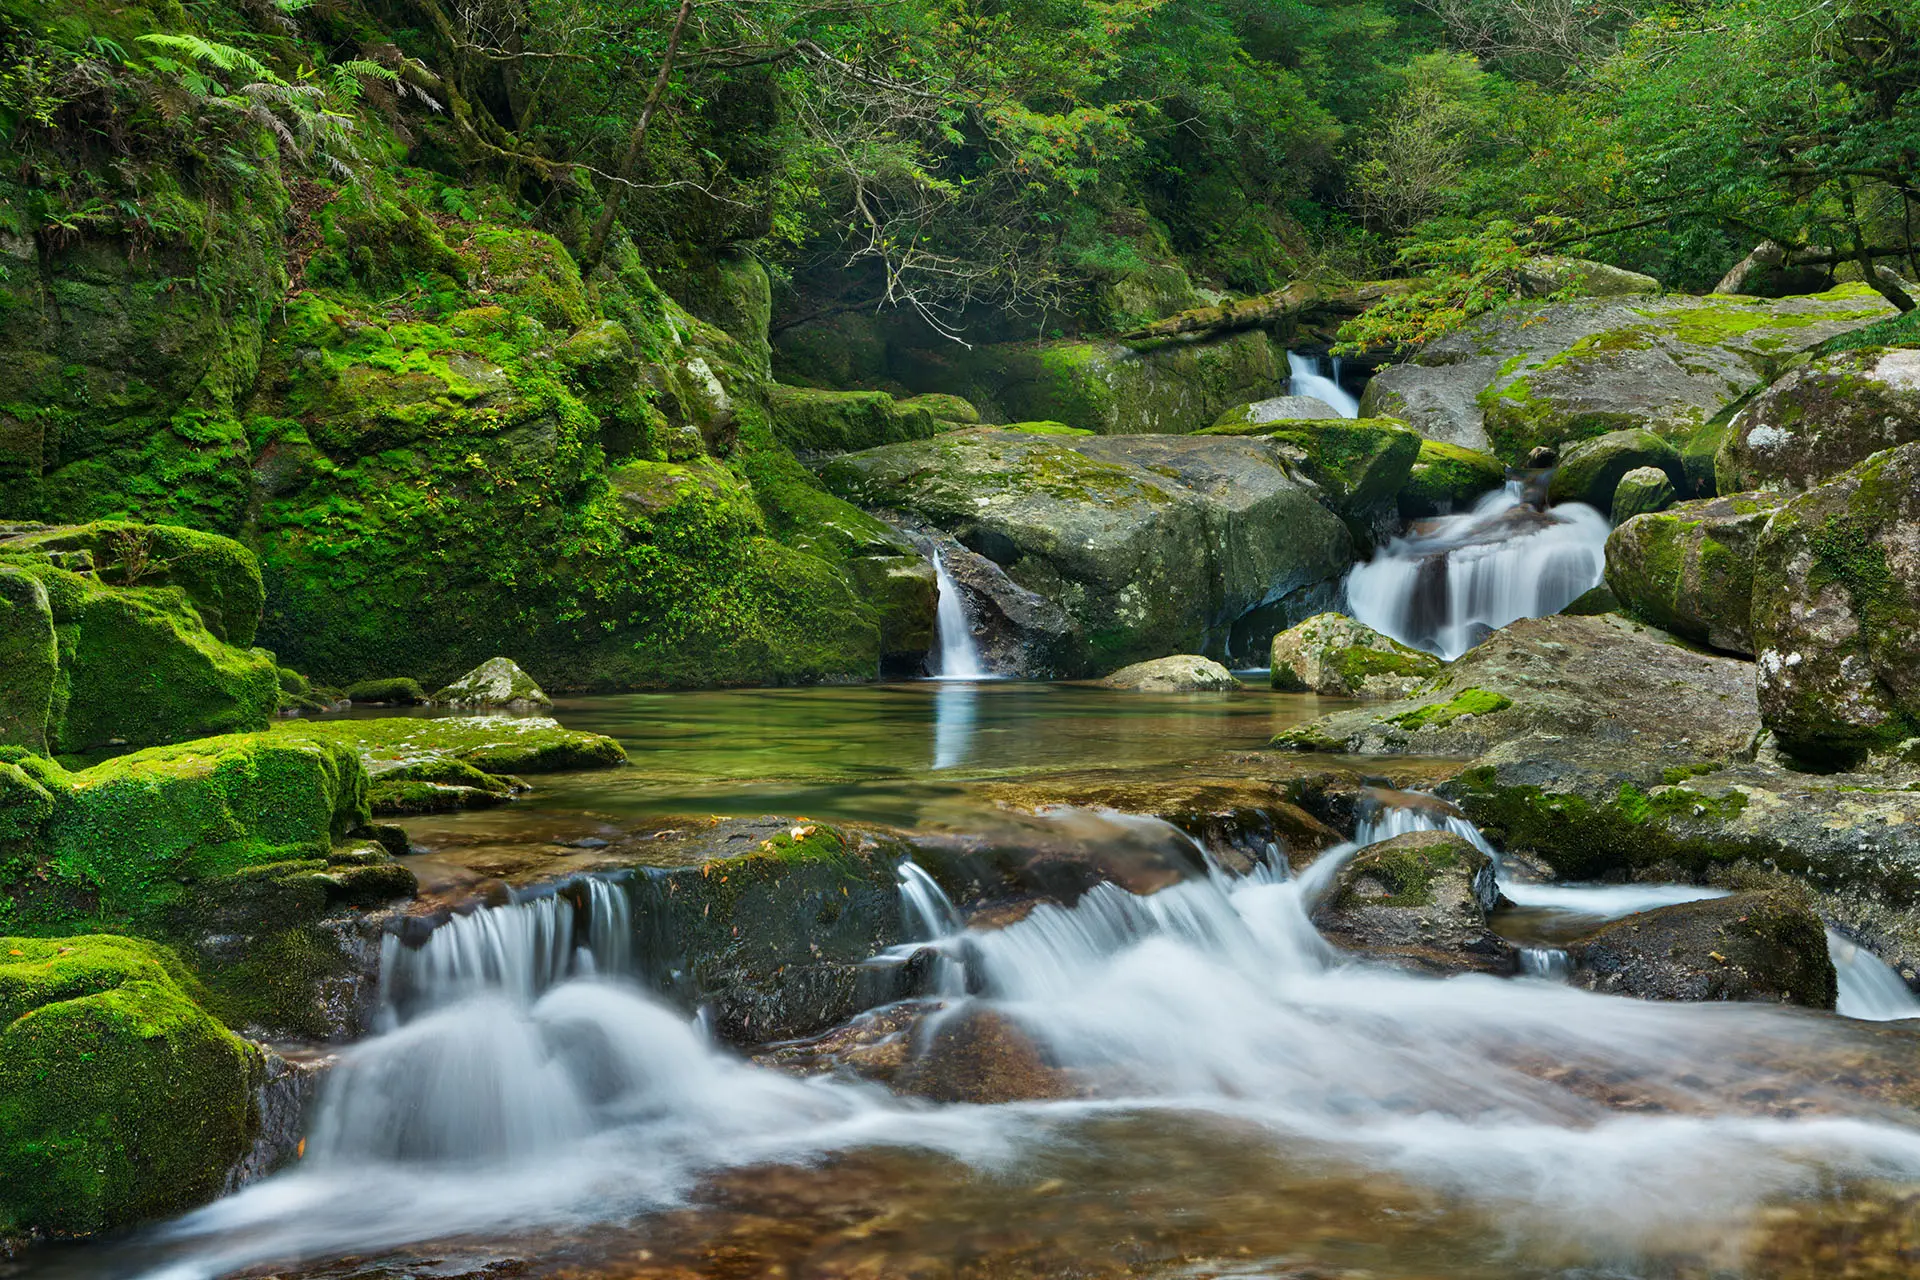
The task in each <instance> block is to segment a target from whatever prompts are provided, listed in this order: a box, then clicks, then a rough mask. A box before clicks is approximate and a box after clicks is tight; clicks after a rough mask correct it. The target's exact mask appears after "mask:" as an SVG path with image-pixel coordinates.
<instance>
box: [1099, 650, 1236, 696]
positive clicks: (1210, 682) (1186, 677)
mask: <svg viewBox="0 0 1920 1280" xmlns="http://www.w3.org/2000/svg"><path fill="white" fill-rule="evenodd" d="M1100 683H1101V684H1103V685H1105V686H1106V687H1107V688H1109V689H1132V690H1134V691H1136V692H1139V693H1222V692H1226V691H1228V690H1231V689H1238V688H1239V687H1240V682H1239V681H1238V680H1237V679H1235V678H1234V674H1233V672H1231V671H1229V670H1227V669H1226V668H1225V667H1223V666H1221V665H1220V664H1219V663H1217V662H1215V661H1213V660H1212V659H1211V658H1203V657H1201V656H1200V655H1199V654H1197V653H1176V654H1174V655H1173V656H1172V657H1168V658H1155V659H1153V660H1152V661H1150V662H1136V663H1134V664H1133V665H1132V666H1130V667H1122V668H1121V669H1120V670H1118V671H1116V672H1114V673H1113V674H1112V675H1110V676H1107V677H1106V678H1105V679H1103V680H1101V682H1100Z"/></svg>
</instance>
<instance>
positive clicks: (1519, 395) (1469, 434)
mask: <svg viewBox="0 0 1920 1280" xmlns="http://www.w3.org/2000/svg"><path fill="white" fill-rule="evenodd" d="M1892 314H1893V311H1892V308H1891V307H1890V306H1889V305H1888V304H1887V303H1886V302H1885V301H1884V300H1882V299H1881V298H1880V296H1879V295H1878V294H1877V293H1875V292H1874V291H1873V290H1872V289H1871V288H1870V287H1868V286H1866V285H1858V284H1856V285H1843V286H1841V287H1840V288H1837V289H1834V290H1832V291H1830V292H1828V293H1824V294H1817V295H1812V296H1807V297H1797V298H1781V299H1765V298H1742V297H1733V296H1728V295H1715V296H1712V297H1689V296H1685V295H1668V296H1662V297H1623V298H1589V299H1584V300H1576V301H1572V302H1560V303H1550V304H1545V305H1541V304H1521V305H1516V306H1511V307H1506V308H1503V309H1501V310H1499V311H1495V312H1493V313H1491V314H1489V315H1486V316H1483V317H1481V318H1480V319H1478V320H1475V321H1473V322H1471V323H1469V324H1467V325H1466V326H1464V327H1463V328H1461V329H1460V330H1459V331H1457V332H1455V333H1451V334H1448V335H1446V336H1445V337H1442V338H1440V339H1437V340H1436V341H1434V342H1431V343H1429V344H1427V346H1425V347H1424V348H1422V349H1421V351H1420V353H1419V354H1418V355H1417V356H1415V357H1414V362H1413V363H1410V364H1402V365H1394V366H1391V367H1389V368H1386V369H1382V370H1381V371H1380V372H1379V373H1378V374H1376V375H1375V377H1374V379H1373V381H1372V382H1371V383H1370V384H1369V385H1368V387H1367V391H1366V394H1365V396H1364V397H1363V398H1362V401H1361V412H1363V413H1380V414H1389V415H1391V416H1393V417H1396V418H1402V419H1405V420H1406V421H1408V422H1410V423H1412V424H1413V426H1414V427H1415V428H1416V429H1417V430H1418V431H1419V432H1420V433H1421V434H1422V435H1424V436H1426V437H1428V438H1429V439H1434V440H1444V441H1447V442H1448V443H1450V444H1457V445H1463V446H1465V447H1467V448H1470V449H1485V448H1488V447H1489V445H1491V447H1492V451H1493V452H1494V453H1495V454H1497V455H1498V456H1499V457H1500V458H1502V459H1503V460H1505V461H1508V462H1518V461H1519V460H1520V459H1521V458H1523V457H1525V456H1526V453H1527V451H1528V450H1529V449H1531V448H1533V447H1535V446H1537V445H1559V444H1562V443H1565V442H1570V441H1574V440H1582V439H1587V438H1590V437H1593V436H1599V435H1604V434H1606V433H1607V432H1610V431H1619V430H1625V429H1633V428H1643V429H1646V430H1650V431H1652V432H1654V433H1655V434H1657V435H1659V436H1661V437H1663V438H1665V439H1667V440H1670V441H1674V442H1676V443H1677V442H1678V441H1680V440H1683V439H1685V438H1686V437H1687V436H1688V435H1690V434H1692V433H1693V432H1694V431H1695V430H1696V429H1698V428H1699V427H1701V426H1703V425H1705V424H1706V423H1707V422H1709V421H1711V420H1712V419H1713V418H1714V417H1715V416H1716V415H1718V414H1720V413H1721V412H1722V411H1724V410H1726V409H1727V408H1729V406H1731V405H1732V404H1734V403H1735V402H1736V401H1738V400H1739V399H1740V397H1742V396H1744V395H1746V394H1748V393H1749V392H1751V391H1752V390H1754V389H1755V388H1756V387H1758V386H1760V385H1762V384H1764V383H1765V382H1766V381H1767V380H1768V379H1769V378H1771V377H1773V376H1774V375H1775V374H1776V373H1777V372H1778V371H1779V369H1780V367H1781V364H1782V363H1783V362H1784V361H1786V360H1787V359H1789V358H1791V356H1792V355H1793V354H1794V353H1795V352H1800V351H1805V350H1808V349H1810V348H1812V347H1814V346H1817V345H1819V344H1820V343H1821V342H1823V341H1825V340H1826V339H1828V338H1831V337H1834V336H1836V335H1838V334H1841V333H1845V332H1848V331H1850V330H1852V329H1857V328H1860V327H1861V326H1863V325H1866V324H1869V323H1871V322H1873V321H1875V320H1878V319H1883V318H1885V317H1887V316H1889V315H1892Z"/></svg>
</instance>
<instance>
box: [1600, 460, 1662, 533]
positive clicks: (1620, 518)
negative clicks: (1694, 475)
mask: <svg viewBox="0 0 1920 1280" xmlns="http://www.w3.org/2000/svg"><path fill="white" fill-rule="evenodd" d="M1673 499H1674V487H1673V477H1671V476H1669V475H1668V474H1667V473H1666V472H1664V471H1662V470H1661V469H1660V468H1658V467H1635V468H1634V469H1633V470H1631V471H1629V472H1627V474H1625V475H1623V476H1621V477H1620V483H1619V484H1617V485H1615V486H1614V489H1613V503H1612V507H1613V522H1614V523H1615V524H1624V523H1625V522H1626V521H1628V520H1631V519H1633V517H1635V516H1638V515H1645V514H1647V513H1648V512H1653V511H1665V510H1666V509H1667V508H1668V507H1670V506H1672V505H1673Z"/></svg>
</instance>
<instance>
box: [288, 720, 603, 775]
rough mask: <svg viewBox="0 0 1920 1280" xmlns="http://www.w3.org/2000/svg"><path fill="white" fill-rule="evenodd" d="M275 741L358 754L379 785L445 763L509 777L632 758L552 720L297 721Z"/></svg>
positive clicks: (600, 766)
mask: <svg viewBox="0 0 1920 1280" xmlns="http://www.w3.org/2000/svg"><path fill="white" fill-rule="evenodd" d="M269 737H270V738H271V740H273V741H275V742H287V743H290V744H297V743H314V744H323V745H325V746H327V747H329V748H331V749H335V750H340V749H345V750H350V751H352V752H354V753H355V754H356V755H357V756H358V758H359V759H360V761H361V762H362V763H363V764H364V765H365V767H366V769H367V772H368V773H369V774H370V775H371V776H372V777H373V778H374V779H375V780H376V781H378V780H379V779H380V778H381V777H383V776H385V775H387V774H389V773H391V772H393V771H394V770H399V769H409V768H415V767H418V766H422V765H426V764H429V763H431V762H435V761H441V760H454V761H458V762H460V763H462V764H467V765H471V766H472V767H474V768H475V769H478V770H480V771H481V772H483V773H489V774H498V775H503V776H512V775H518V774H523V773H560V772H571V771H574V770H579V769H605V768H612V767H614V766H617V765H622V764H625V763H626V761H627V753H626V752H625V751H623V750H622V749H621V747H620V744H619V743H617V742H615V741H614V740H613V739H612V738H609V737H606V736H604V735H602V734H598V733H584V732H581V731H580V730H577V729H563V728H561V726H560V724H559V723H558V722H557V721H554V720H551V719H548V718H547V717H545V716H435V717H423V716H379V717H374V718H369V719H352V720H290V721H285V722H283V723H281V724H277V725H275V726H274V728H273V730H272V733H271V734H270V735H269Z"/></svg>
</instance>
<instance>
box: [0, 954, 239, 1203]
mask: <svg viewBox="0 0 1920 1280" xmlns="http://www.w3.org/2000/svg"><path fill="white" fill-rule="evenodd" d="M196 990H197V984H196V983H194V981H193V979H192V978H191V977H190V976H189V975H188V974H187V973H186V971H185V970H184V968H183V967H182V966H181V964H180V963H179V961H178V960H177V959H175V958H174V957H173V956H172V955H170V954H169V953H168V952H167V951H166V950H165V949H164V948H162V947H158V946H155V945H154V944H152V943H148V942H142V941H139V940H136V939H133V938H120V937H106V936H80V937H67V938H52V939H42V938H8V937H0V1168H4V1169H5V1170H6V1174H7V1176H6V1177H5V1178H4V1179H0V1236H4V1235H25V1234H48V1235H64V1236H77V1235H88V1234H92V1233H94V1232H99V1231H104V1230H110V1229H112V1228H115V1227H123V1226H129V1225H131V1224H133V1223H135V1222H138V1221H140V1220H142V1219H145V1218H151V1217H157V1216H161V1215H165V1214H171V1213H178V1212H181V1211H183V1210H185V1209H189V1208H192V1207H194V1206H196V1205H199V1204H202V1203H204V1202H206V1201H208V1200H211V1199H212V1198H213V1197H214V1196H216V1195H218V1194H219V1193H220V1191H221V1190H222V1188H223V1184H224V1183H225V1181H226V1179H227V1176H228V1173H229V1170H231V1169H232V1168H233V1167H234V1166H235V1165H236V1164H238V1163H239V1161H240V1160H241V1158H242V1157H243V1156H244V1155H246V1153H247V1149H248V1146H249V1144H250V1142H251V1139H252V1137H253V1135H254V1132H255V1131H256V1129H257V1127H258V1121H257V1117H256V1115H255V1114H254V1101H253V1088H254V1085H255V1082H256V1077H257V1075H258V1073H259V1054H258V1052H257V1051H256V1050H255V1049H254V1048H253V1047H252V1046H250V1045H248V1044H247V1043H246V1042H245V1041H243V1040H240V1039H239V1038H238V1037H236V1036H234V1035H233V1033H231V1032H230V1031H228V1030H227V1029H226V1028H225V1027H223V1026H221V1025H220V1023H219V1022H218V1021H216V1020H215V1019H214V1018H213V1017H212V1016H211V1015H209V1014H208V1013H207V1012H206V1011H205V1010H204V1009H202V1008H201V1007H200V1005H199V1004H198V1003H196V1001H195V998H194V993H195V991H196Z"/></svg>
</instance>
